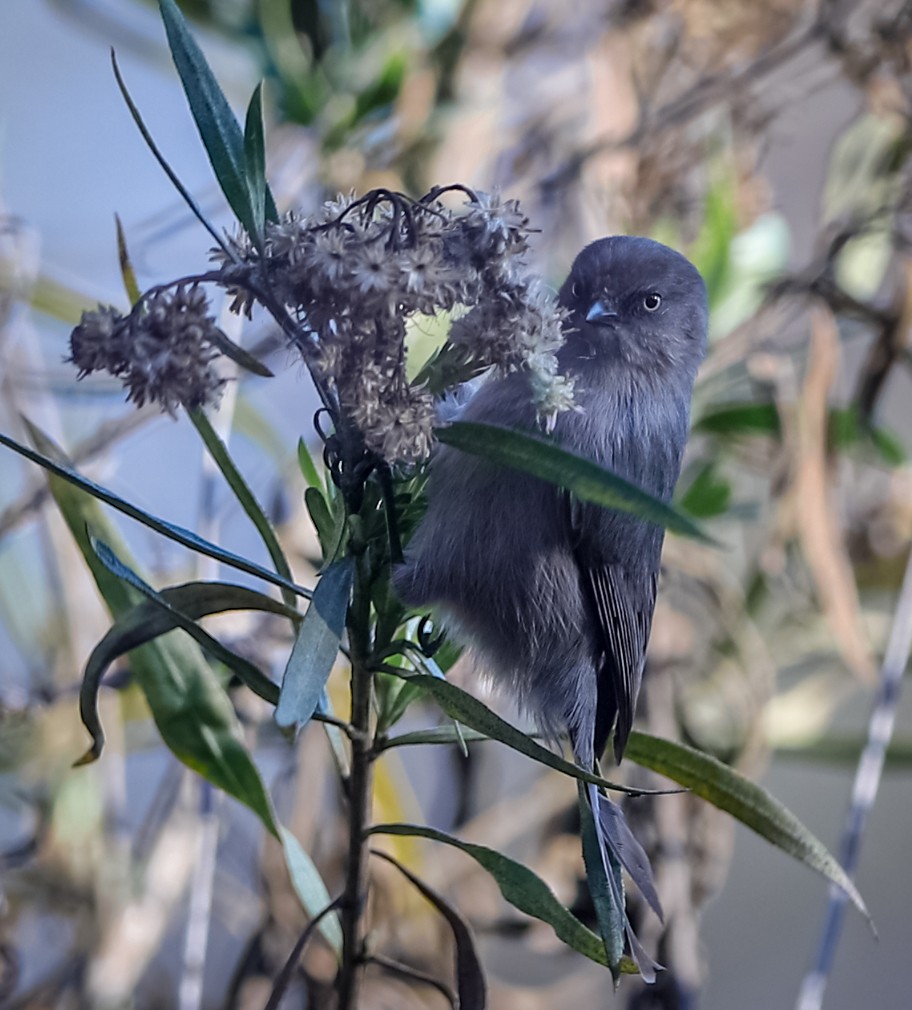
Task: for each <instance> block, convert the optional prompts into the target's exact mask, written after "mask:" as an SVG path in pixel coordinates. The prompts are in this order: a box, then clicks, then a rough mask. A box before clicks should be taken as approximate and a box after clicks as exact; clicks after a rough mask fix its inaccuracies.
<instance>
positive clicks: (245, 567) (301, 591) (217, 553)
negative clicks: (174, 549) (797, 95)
mask: <svg viewBox="0 0 912 1010" xmlns="http://www.w3.org/2000/svg"><path fill="white" fill-rule="evenodd" d="M23 423H24V424H25V425H26V426H27V428H28V429H29V432H30V434H31V435H32V436H40V435H41V433H40V432H39V431H38V429H36V428H34V426H33V425H31V424H30V423H29V422H28V421H27V420H26V419H25V418H23ZM36 444H39V443H36ZM0 445H5V446H6V447H7V448H8V449H12V450H13V452H16V453H18V454H19V455H20V456H24V457H25V458H26V459H28V460H31V461H32V462H33V463H37V464H38V465H39V466H42V467H44V469H45V470H48V471H49V472H50V473H52V474H54V476H55V477H60V478H61V479H63V480H65V481H67V482H68V483H70V484H72V485H74V486H75V487H78V488H81V489H82V490H83V491H87V492H88V493H89V494H90V495H91V496H92V497H93V498H97V499H98V500H99V501H103V502H105V504H107V505H110V506H111V507H112V508H115V509H117V511H118V512H123V513H124V515H128V516H129V517H130V518H131V519H136V520H137V521H138V522H141V523H142V524H143V525H145V526H148V527H149V528H150V529H153V530H155V532H156V533H161V534H162V535H163V536H166V537H167V538H168V539H169V540H174V541H176V542H177V543H179V544H183V546H184V547H189V548H190V549H191V550H194V551H197V552H198V553H200V554H205V555H206V557H210V558H215V560H216V561H221V562H222V564H225V565H228V566H229V567H230V568H237V569H239V570H240V571H242V572H247V574H248V575H255V576H256V577H257V578H259V579H263V580H264V581H265V582H270V583H272V585H274V586H278V587H279V588H280V589H289V590H291V591H292V592H293V593H294V594H295V595H297V596H303V597H305V598H306V599H309V598H310V596H311V591H310V590H309V589H305V588H304V587H303V586H298V585H296V584H295V583H294V582H290V581H289V580H288V579H284V578H282V577H281V576H280V575H276V574H275V573H274V572H271V571H270V570H269V569H268V568H264V567H263V566H262V565H258V564H256V562H254V561H248V560H247V558H242V557H240V556H239V555H237V554H232V553H231V552H230V551H226V550H224V549H223V548H221V547H217V546H216V545H215V544H212V543H210V542H209V541H208V540H204V539H203V538H202V537H200V536H197V534H196V533H194V532H192V531H191V530H188V529H184V527H183V526H177V525H175V524H174V523H169V522H166V521H165V520H164V519H159V518H158V517H157V516H153V515H152V514H151V513H149V512H144V511H143V510H142V509H141V508H137V506H135V505H131V504H130V503H129V502H128V501H125V500H124V499H123V498H121V497H120V496H119V495H116V494H114V492H113V491H109V490H108V489H107V488H104V487H102V486H101V485H100V484H96V483H95V482H94V481H91V480H89V479H88V477H83V476H82V474H80V473H77V471H76V470H74V469H73V467H72V466H70V465H69V464H68V463H67V462H62V461H63V460H65V459H66V457H65V456H64V455H63V453H62V452H61V451H60V450H59V449H57V448H56V447H55V446H54V444H53V443H52V442H51V441H50V440H49V439H48V438H47V437H46V436H45V437H42V439H41V442H40V445H44V446H47V447H48V449H49V451H50V452H53V453H54V458H53V459H52V458H51V457H50V456H49V455H48V454H47V453H41V452H35V451H34V450H33V449H29V448H28V447H27V446H24V445H21V444H20V443H19V442H17V441H16V440H15V439H13V438H10V437H9V435H4V434H2V433H0Z"/></svg>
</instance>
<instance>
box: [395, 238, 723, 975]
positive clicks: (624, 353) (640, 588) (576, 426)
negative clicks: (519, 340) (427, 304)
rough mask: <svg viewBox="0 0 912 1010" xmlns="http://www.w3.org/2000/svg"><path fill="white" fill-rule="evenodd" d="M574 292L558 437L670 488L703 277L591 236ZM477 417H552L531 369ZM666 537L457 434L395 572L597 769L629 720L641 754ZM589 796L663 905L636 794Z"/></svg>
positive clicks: (671, 259)
mask: <svg viewBox="0 0 912 1010" xmlns="http://www.w3.org/2000/svg"><path fill="white" fill-rule="evenodd" d="M559 300H560V304H561V305H562V306H564V307H565V309H566V310H567V312H568V315H567V319H566V323H565V335H566V340H565V343H564V346H563V347H562V349H561V350H560V352H559V354H558V360H559V367H560V370H561V372H562V373H563V374H564V375H566V376H567V377H568V378H571V379H572V380H573V383H574V399H575V409H572V410H568V411H565V412H563V413H561V414H559V415H558V417H557V419H556V422H555V424H554V427H553V431H552V437H553V438H554V440H555V441H556V442H557V443H559V444H560V445H561V446H563V447H564V448H566V449H569V450H572V451H573V452H575V453H577V454H579V455H582V456H586V457H588V458H590V459H592V460H594V461H596V462H597V463H599V464H601V465H602V466H604V467H606V468H607V469H609V470H612V471H613V472H614V473H616V474H619V475H620V476H622V477H625V478H626V479H627V480H629V481H631V482H632V483H634V484H636V485H638V486H639V487H640V488H642V489H643V490H644V491H647V492H649V493H650V494H652V495H654V496H655V497H657V498H660V499H662V500H663V501H668V500H669V499H670V498H671V495H672V491H673V490H674V486H675V483H676V481H677V479H678V474H679V472H680V468H681V457H682V455H683V452H684V444H685V441H686V439H687V431H688V422H689V414H690V399H691V393H692V390H693V384H694V379H695V376H696V373H697V368H698V367H699V364H700V362H701V360H702V358H703V355H704V352H705V346H706V330H707V322H708V309H707V301H706V287H705V285H704V283H703V279H702V278H701V277H700V274H699V273H698V272H697V270H696V269H695V267H694V266H693V265H692V264H691V263H689V262H688V260H686V259H685V258H684V257H683V256H682V255H680V254H679V253H677V252H675V251H674V250H672V249H669V248H667V247H666V246H663V245H660V244H659V243H657V242H653V241H651V240H650V239H646V238H629V237H621V236H615V237H611V238H605V239H601V240H599V241H597V242H593V243H592V244H591V245H589V246H587V247H586V248H585V249H583V251H582V252H581V253H580V254H579V256H577V258H576V260H575V262H574V264H573V267H572V269H571V271H570V276H569V277H568V278H567V280H566V281H565V283H564V285H563V287H562V288H561V290H560V295H559ZM459 419H460V420H466V421H482V422H486V423H488V424H496V425H501V426H503V427H506V428H517V429H522V430H526V431H531V432H534V431H537V430H538V431H540V430H541V425H540V422H539V421H538V420H537V409H536V403H535V399H534V397H533V392H532V388H531V386H530V383H529V379H528V378H527V376H526V375H524V374H522V373H514V374H512V375H509V376H507V377H504V378H499V379H494V380H491V381H488V382H486V383H484V384H483V385H482V386H481V387H480V388H479V390H478V391H477V392H476V393H475V394H474V395H473V396H472V397H471V399H470V400H469V401H468V403H467V404H466V405H465V407H464V408H463V410H462V411H461V413H460V414H459ZM663 535H664V531H663V530H662V529H661V528H660V527H658V526H656V525H654V524H653V523H651V522H647V521H644V520H642V519H639V518H637V517H636V516H634V515H631V514H629V513H624V512H616V511H612V510H610V509H605V508H601V507H599V506H596V505H591V504H587V503H584V502H580V501H577V500H574V499H572V498H571V496H570V495H569V494H568V493H567V492H564V491H562V490H560V489H559V488H557V487H556V486H554V485H552V484H548V483H545V482H544V481H541V480H539V479H537V478H535V477H532V476H530V475H527V474H525V473H522V472H520V471H518V470H511V469H505V468H503V467H498V466H496V465H494V464H492V463H489V462H487V461H485V460H484V459H482V458H480V457H477V456H474V455H467V454H465V453H461V452H459V451H458V450H455V449H451V448H448V447H446V446H443V447H441V448H439V449H438V450H437V453H436V455H435V456H434V458H433V460H432V463H431V473H430V479H429V484H428V509H427V513H426V515H425V517H424V519H423V521H422V522H421V524H420V526H419V527H418V529H417V530H416V532H415V534H414V536H413V537H412V539H411V542H410V543H409V545H408V548H407V550H406V555H405V562H404V563H403V564H402V565H401V566H400V567H399V568H398V569H397V571H396V573H395V585H396V589H397V590H398V592H399V594H400V596H401V597H402V599H403V600H405V601H406V602H407V603H409V604H411V605H414V606H430V605H433V606H434V607H435V608H436V609H438V611H439V612H440V613H441V614H442V616H443V617H444V619H445V622H446V624H447V626H448V627H449V629H450V630H451V632H452V633H453V634H454V635H455V636H456V637H457V638H458V639H462V640H463V641H465V642H466V644H467V645H468V646H469V648H470V649H471V650H472V652H474V653H475V655H476V656H477V657H478V658H479V660H480V661H481V663H482V665H483V667H484V668H485V670H486V671H488V672H490V674H491V675H492V676H493V677H494V678H495V679H496V680H497V681H498V682H499V683H500V684H501V685H503V686H504V687H505V688H506V690H507V692H508V693H509V694H510V695H511V696H512V697H514V698H515V699H516V700H517V701H518V702H519V705H520V707H521V708H523V709H524V710H526V711H527V712H529V713H530V714H532V715H533V716H534V718H535V719H536V721H537V722H538V723H539V724H540V725H541V727H542V728H543V730H544V731H545V732H546V733H547V734H549V735H552V736H555V735H557V734H558V733H560V732H564V731H565V732H567V733H568V735H569V738H570V742H571V745H572V747H573V752H574V754H575V756H576V759H577V761H578V762H579V763H580V764H581V765H582V766H583V767H585V768H587V769H589V768H592V767H593V766H594V764H595V761H596V760H597V759H598V758H599V757H600V755H601V753H602V751H603V750H604V748H605V746H606V744H607V742H608V739H609V737H610V736H611V733H612V731H613V733H614V737H613V752H614V757H615V759H616V760H617V761H620V759H621V757H622V755H623V753H624V748H625V746H626V743H627V737H628V735H629V733H630V728H631V725H632V723H633V716H634V710H635V708H636V701H637V694H638V693H639V689H640V681H641V679H642V675H643V666H644V663H645V654H646V643H647V641H648V639H649V631H650V626H651V624H652V615H653V610H654V608H655V600H656V584H657V580H658V575H659V561H660V555H661V550H662V539H663ZM588 796H589V803H590V805H591V807H592V809H593V812H594V814H595V817H594V821H595V823H596V826H597V832H598V834H599V842H600V847H601V851H602V856H603V859H605V858H606V856H605V848H604V846H605V845H606V844H607V846H608V847H609V848H610V849H611V850H612V851H613V852H614V854H615V856H616V858H618V859H619V860H620V862H621V863H622V864H623V865H625V866H626V867H627V868H628V870H629V871H630V872H631V874H632V876H633V877H634V879H635V880H636V882H637V883H638V884H639V885H640V887H641V890H644V884H645V887H646V889H645V890H644V894H645V896H646V897H647V900H649V902H650V904H651V905H653V907H654V908H656V910H657V911H659V908H658V899H657V897H656V896H655V891H654V888H653V887H652V883H651V874H650V873H649V871H648V861H647V860H646V857H645V854H644V853H643V850H642V848H641V847H640V846H639V844H638V843H637V842H636V840H635V839H633V836H632V835H631V834H630V831H629V829H628V828H627V826H626V822H625V821H624V819H623V816H622V815H621V812H620V809H619V808H618V807H616V806H615V805H614V804H612V803H611V802H610V801H609V800H608V799H607V797H605V796H604V795H602V794H600V793H599V792H598V791H597V790H596V789H595V788H594V787H590V788H589V792H588ZM644 862H645V868H646V869H645V879H644V872H643V869H642V865H641V864H642V863H644ZM631 864H633V865H631ZM638 866H639V873H638V872H637V868H638ZM610 877H611V874H609V878H610ZM647 891H649V892H651V893H647ZM630 941H631V945H632V946H633V945H634V944H635V938H633V937H630ZM634 953H636V950H634ZM641 967H643V966H642V965H641ZM650 971H651V965H650V966H649V969H648V970H647V969H646V968H645V967H644V969H643V974H644V977H645V976H647V975H648V974H649V973H650Z"/></svg>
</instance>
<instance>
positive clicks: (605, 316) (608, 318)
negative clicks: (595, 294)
mask: <svg viewBox="0 0 912 1010" xmlns="http://www.w3.org/2000/svg"><path fill="white" fill-rule="evenodd" d="M617 319H618V314H617V312H615V311H614V309H612V308H610V307H609V306H607V305H605V303H604V302H603V301H597V302H594V303H593V304H592V306H591V307H590V309H589V311H588V312H587V313H586V322H587V323H592V325H593V326H611V324H612V323H615V322H617Z"/></svg>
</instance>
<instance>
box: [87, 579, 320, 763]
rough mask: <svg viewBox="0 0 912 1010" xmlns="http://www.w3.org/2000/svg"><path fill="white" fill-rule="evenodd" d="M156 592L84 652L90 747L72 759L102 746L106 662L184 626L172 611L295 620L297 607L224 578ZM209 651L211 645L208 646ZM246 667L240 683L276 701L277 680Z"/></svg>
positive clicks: (93, 754)
mask: <svg viewBox="0 0 912 1010" xmlns="http://www.w3.org/2000/svg"><path fill="white" fill-rule="evenodd" d="M158 596H159V597H160V600H158V599H146V600H143V602H142V603H138V604H136V606H134V607H132V608H131V609H130V610H128V611H127V612H126V613H125V614H123V615H122V616H120V617H119V618H118V619H117V620H116V621H115V622H114V625H113V627H112V628H111V629H110V630H109V631H108V633H107V634H106V635H105V636H104V638H102V639H101V641H100V642H99V643H98V644H97V645H96V646H95V648H94V649H93V650H92V654H91V656H89V660H88V662H87V663H86V668H85V673H84V674H83V678H82V686H81V687H80V690H79V714H80V716H81V718H82V721H83V724H84V725H85V727H86V729H87V730H88V731H89V734H90V735H91V737H92V746H91V747H90V748H89V750H88V751H87V752H86V753H85V754H84V755H83V756H82V758H80V759H79V761H77V762H76V764H86V763H88V762H89V761H94V760H95V759H96V758H97V757H98V756H99V754H100V753H101V750H102V748H103V747H104V730H103V729H102V726H101V720H100V718H99V715H98V692H99V689H100V687H101V681H102V678H103V677H104V675H105V673H106V672H107V670H108V669H109V668H110V666H111V664H112V663H113V662H115V661H116V660H117V659H119V658H120V657H121V656H123V655H124V654H125V653H127V652H130V651H131V650H133V649H136V648H138V647H139V646H141V645H145V643H146V642H151V641H153V640H154V639H156V638H158V637H160V636H161V635H165V634H167V633H168V632H169V631H173V630H174V629H175V628H179V627H185V624H184V623H182V622H181V620H180V618H179V617H178V616H177V614H179V615H181V617H182V618H183V619H184V621H190V622H192V621H196V620H198V619H199V618H200V617H206V616H208V615H209V614H221V613H225V612H226V611H229V610H261V611H266V612H267V613H273V614H281V615H282V616H284V617H293V618H294V619H296V620H297V619H300V616H301V615H300V614H299V613H298V612H297V611H290V610H289V609H288V608H287V607H285V606H284V605H283V604H281V603H278V602H276V601H275V600H273V599H270V598H269V597H268V596H264V595H263V594H262V593H258V592H256V591H255V590H253V589H247V588H246V587H245V586H234V585H231V584H229V583H225V582H188V583H185V584H184V585H182V586H172V587H171V588H169V589H163V590H162V591H161V592H160V593H159V594H158ZM163 603H164V604H165V606H163V605H162V604H163ZM200 630H202V629H200ZM203 634H205V633H203ZM208 637H209V636H206V638H208ZM212 641H215V640H214V639H213V640H212ZM200 644H201V645H203V646H204V647H207V644H208V643H207V642H204V641H203V642H200ZM216 645H218V643H217V642H216ZM209 651H210V652H214V651H215V650H214V649H213V648H209ZM226 651H227V650H226ZM231 656H232V658H235V657H234V653H231ZM219 658H221V657H219ZM236 658H238V659H240V657H236ZM229 665H231V664H229ZM251 667H252V669H253V671H255V673H256V678H255V680H254V681H253V682H250V681H245V683H247V685H248V687H250V689H251V690H252V691H255V692H256V693H257V694H258V695H259V696H260V697H261V698H263V699H264V700H265V701H268V702H269V703H270V704H272V705H275V704H276V702H278V700H279V686H278V684H274V683H273V682H272V681H271V680H270V679H269V678H268V677H266V675H265V674H262V673H260V671H259V670H257V669H256V667H253V666H252V664H251ZM232 668H234V667H233V666H232Z"/></svg>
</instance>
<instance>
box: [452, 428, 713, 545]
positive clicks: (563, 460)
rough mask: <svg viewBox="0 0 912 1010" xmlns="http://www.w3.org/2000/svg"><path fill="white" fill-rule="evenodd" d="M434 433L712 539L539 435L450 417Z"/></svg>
mask: <svg viewBox="0 0 912 1010" xmlns="http://www.w3.org/2000/svg"><path fill="white" fill-rule="evenodd" d="M435 434H436V436H437V438H438V439H439V440H440V441H441V442H445V443H446V444H447V445H451V446H453V447H454V448H455V449H460V450H461V451H462V452H468V453H472V454H473V455H475V456H483V457H484V458H485V459H489V460H491V461H492V462H494V463H498V464H499V465H501V466H509V467H513V468H514V469H516V470H522V471H524V472H525V473H530V474H532V475H533V476H535V477H539V478H540V479H541V480H545V481H548V483H550V484H556V485H557V486H558V487H562V488H566V489H567V490H568V491H572V492H573V493H574V494H575V495H576V497H577V498H580V499H581V500H583V501H589V502H593V503H594V504H596V505H602V506H604V507H606V508H612V509H617V510H618V511H621V512H630V513H632V514H633V515H635V516H639V517H640V518H641V519H647V520H649V521H650V522H654V523H656V524H657V525H658V526H664V527H665V528H666V529H668V530H671V531H672V532H673V533H680V534H682V535H683V536H687V537H693V538H694V539H696V540H703V541H706V542H711V539H710V538H709V537H708V536H707V535H706V534H705V533H704V532H703V531H702V530H701V529H700V527H699V526H697V524H696V523H695V522H694V521H693V520H692V519H690V518H689V517H688V516H686V515H684V513H683V512H680V511H678V509H676V508H675V507H674V506H673V505H668V504H667V503H666V502H663V501H660V500H659V499H658V498H653V497H652V495H650V494H647V493H646V492H645V491H643V490H641V489H640V488H638V487H636V485H634V484H631V483H630V482H629V481H627V480H624V478H623V477H619V476H618V475H617V474H615V473H612V472H611V471H610V470H606V469H605V468H604V467H601V466H599V465H598V463H594V462H593V461H592V460H591V459H585V458H584V457H582V456H577V455H576V454H575V453H572V452H568V451H567V450H566V449H562V448H561V447H560V446H559V445H557V443H555V442H552V441H550V440H549V439H546V438H542V437H541V436H539V435H531V434H528V433H526V432H522V431H515V430H512V429H509V428H501V427H500V426H498V425H494V424H481V423H480V422H477V421H455V422H454V423H453V424H450V425H447V426H446V427H445V428H437V429H436V430H435Z"/></svg>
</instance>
